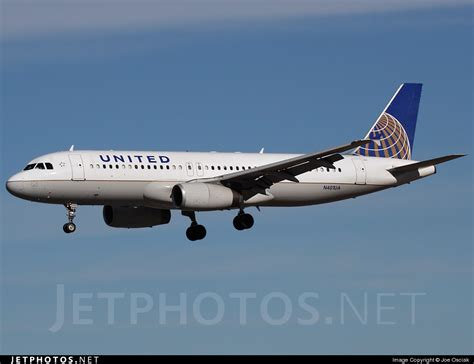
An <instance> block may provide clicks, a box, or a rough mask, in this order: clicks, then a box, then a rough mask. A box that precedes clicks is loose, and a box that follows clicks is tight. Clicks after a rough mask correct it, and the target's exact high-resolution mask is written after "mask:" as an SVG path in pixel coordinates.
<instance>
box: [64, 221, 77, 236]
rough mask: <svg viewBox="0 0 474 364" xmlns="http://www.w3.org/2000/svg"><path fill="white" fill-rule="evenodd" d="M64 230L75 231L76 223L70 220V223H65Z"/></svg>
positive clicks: (66, 231) (67, 231)
mask: <svg viewBox="0 0 474 364" xmlns="http://www.w3.org/2000/svg"><path fill="white" fill-rule="evenodd" d="M63 231H64V232H65V233H66V234H70V233H73V232H74V231H76V224H74V223H73V222H68V223H66V224H64V225H63Z"/></svg>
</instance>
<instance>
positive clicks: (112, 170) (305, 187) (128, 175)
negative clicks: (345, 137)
mask: <svg viewBox="0 0 474 364" xmlns="http://www.w3.org/2000/svg"><path fill="white" fill-rule="evenodd" d="M295 156H296V155H295V154H270V153H265V154H261V153H217V152H210V153H194V152H143V151H68V152H58V153H52V154H47V155H44V156H41V157H39V158H36V159H34V160H32V161H31V162H30V164H36V163H43V164H44V163H50V164H51V165H52V169H46V168H44V169H38V168H33V169H30V170H25V171H22V172H19V173H17V174H15V175H14V176H12V177H11V178H10V179H9V180H8V182H7V188H8V190H9V191H10V192H12V193H13V194H14V195H16V196H18V197H21V198H24V199H27V200H31V201H38V202H45V203H55V204H66V203H75V204H79V205H118V206H148V207H154V208H174V205H173V202H172V200H171V189H172V188H173V186H174V185H176V184H178V183H183V182H188V181H192V180H197V179H205V178H212V177H217V176H221V175H225V174H228V173H234V172H239V171H242V170H247V169H249V168H255V167H258V166H262V165H267V164H269V163H273V162H276V161H281V160H285V159H289V158H292V157H295ZM411 163H415V161H412V160H400V159H393V158H374V157H361V156H355V155H345V156H344V159H342V160H340V161H337V162H335V163H334V166H335V167H336V168H335V169H327V168H323V167H319V168H317V169H315V170H312V171H310V172H307V173H304V174H301V175H299V176H298V180H299V182H290V181H286V180H285V181H282V182H279V183H276V184H274V185H272V186H271V187H270V188H269V189H268V191H267V194H266V195H262V194H258V195H256V196H254V197H253V198H251V199H249V200H248V201H245V202H244V206H252V205H258V206H303V205H312V204H319V203H326V202H331V201H337V200H342V199H346V198H352V197H355V196H359V195H363V194H367V193H371V192H375V191H379V190H382V189H385V188H388V187H394V186H397V185H399V184H401V183H406V182H409V180H404V181H400V180H397V179H395V178H394V176H393V175H392V174H391V173H390V172H388V171H387V170H388V169H390V168H394V167H398V166H402V165H406V164H411ZM434 172H435V170H434V168H433V173H434ZM430 174H432V173H430ZM419 177H421V176H419ZM419 177H418V178H419ZM423 177H424V176H423ZM414 179H416V178H414ZM150 190H154V191H159V193H158V194H155V195H153V196H151V197H150V194H149V193H148V191H150ZM156 196H158V198H156Z"/></svg>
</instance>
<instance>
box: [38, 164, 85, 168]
mask: <svg viewBox="0 0 474 364" xmlns="http://www.w3.org/2000/svg"><path fill="white" fill-rule="evenodd" d="M90 167H91V168H94V165H93V164H91V165H90ZM46 168H48V166H46Z"/></svg>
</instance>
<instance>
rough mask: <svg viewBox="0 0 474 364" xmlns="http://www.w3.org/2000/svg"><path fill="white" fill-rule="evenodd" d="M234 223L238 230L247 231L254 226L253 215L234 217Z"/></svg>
mask: <svg viewBox="0 0 474 364" xmlns="http://www.w3.org/2000/svg"><path fill="white" fill-rule="evenodd" d="M233 223H234V227H235V228H236V229H237V230H247V229H250V228H251V227H252V226H253V224H254V220H253V217H252V215H250V214H245V213H240V214H238V215H237V216H236V217H234V221H233Z"/></svg>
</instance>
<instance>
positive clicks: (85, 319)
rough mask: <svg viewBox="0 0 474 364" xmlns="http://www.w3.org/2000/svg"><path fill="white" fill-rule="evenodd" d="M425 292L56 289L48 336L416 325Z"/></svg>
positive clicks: (62, 286)
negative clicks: (185, 328) (76, 330)
mask: <svg viewBox="0 0 474 364" xmlns="http://www.w3.org/2000/svg"><path fill="white" fill-rule="evenodd" d="M425 296H426V293H423V292H377V293H374V292H371V293H369V292H359V293H346V292H340V293H338V294H333V295H332V297H328V298H329V299H324V298H326V297H324V296H322V295H320V294H319V293H318V292H315V291H305V292H301V293H298V294H294V293H291V294H289V293H285V292H279V291H272V292H267V293H264V294H262V293H258V294H257V293H256V292H229V293H226V294H223V293H217V292H201V293H193V294H191V293H186V292H181V293H166V292H154V293H147V292H128V293H125V292H69V291H68V290H66V288H65V286H64V285H63V284H58V285H57V287H56V317H55V319H54V323H53V324H52V325H51V327H50V328H49V330H50V331H51V332H58V331H60V330H61V329H62V328H63V327H64V326H70V325H73V326H74V325H81V326H84V325H108V326H112V325H118V324H120V325H123V324H130V325H140V324H146V325H150V323H153V324H154V325H156V326H157V327H158V326H160V325H167V324H178V325H189V324H191V325H194V326H195V325H196V324H197V325H203V326H213V325H219V324H220V323H222V322H224V321H226V322H229V321H232V322H234V323H235V324H237V325H241V326H245V325H248V324H249V323H256V322H258V323H263V324H266V325H269V326H281V325H286V324H291V325H294V324H297V325H301V326H315V325H325V326H331V325H346V324H359V325H396V324H400V325H415V324H416V322H417V315H418V311H421V312H422V310H418V309H417V306H418V305H419V304H420V302H421V301H422V299H423V298H424V297H425ZM52 320H53V318H52Z"/></svg>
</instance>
